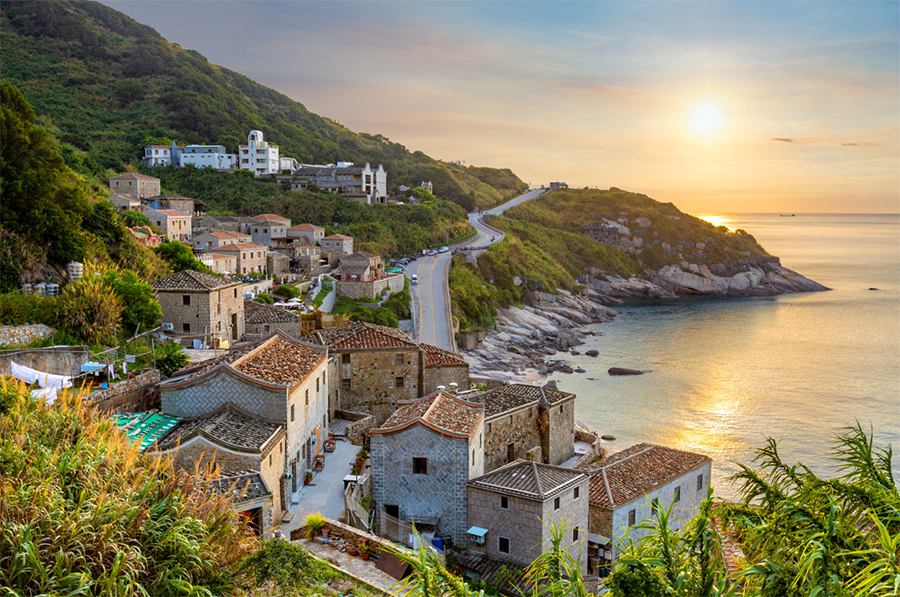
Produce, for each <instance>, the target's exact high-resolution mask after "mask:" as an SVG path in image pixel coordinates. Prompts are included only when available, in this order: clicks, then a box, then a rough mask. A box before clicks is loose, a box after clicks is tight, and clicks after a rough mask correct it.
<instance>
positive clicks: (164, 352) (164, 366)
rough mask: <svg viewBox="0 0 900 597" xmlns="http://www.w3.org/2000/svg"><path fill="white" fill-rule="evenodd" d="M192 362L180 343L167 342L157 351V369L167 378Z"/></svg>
mask: <svg viewBox="0 0 900 597" xmlns="http://www.w3.org/2000/svg"><path fill="white" fill-rule="evenodd" d="M190 361H191V359H190V357H188V355H187V353H186V352H185V351H184V347H183V346H181V344H179V343H178V342H166V343H165V344H163V345H162V346H160V347H159V348H158V349H157V351H156V368H157V369H159V372H160V373H162V374H163V375H165V376H166V377H169V376H171V375H172V374H173V373H175V372H176V371H178V370H179V369H181V368H182V367H184V366H185V365H187V364H188V363H189V362H190Z"/></svg>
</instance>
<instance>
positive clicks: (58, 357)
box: [0, 346, 91, 377]
mask: <svg viewBox="0 0 900 597" xmlns="http://www.w3.org/2000/svg"><path fill="white" fill-rule="evenodd" d="M90 358H91V350H90V349H89V348H88V347H87V346H59V347H52V348H32V349H25V350H23V349H20V348H12V349H9V350H0V375H9V374H10V363H11V362H12V361H15V362H16V363H17V364H19V365H23V366H25V367H31V368H32V369H37V370H38V371H44V372H46V373H52V374H54V375H69V376H72V377H74V376H76V375H80V374H81V365H82V364H83V363H86V362H88V361H89V360H90Z"/></svg>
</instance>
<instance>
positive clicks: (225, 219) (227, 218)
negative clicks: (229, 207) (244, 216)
mask: <svg viewBox="0 0 900 597" xmlns="http://www.w3.org/2000/svg"><path fill="white" fill-rule="evenodd" d="M210 218H212V219H213V220H215V221H216V222H219V223H220V224H221V223H222V222H228V223H232V224H234V223H239V222H240V220H238V219H237V218H235V217H232V216H210Z"/></svg>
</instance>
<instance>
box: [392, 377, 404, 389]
mask: <svg viewBox="0 0 900 597" xmlns="http://www.w3.org/2000/svg"><path fill="white" fill-rule="evenodd" d="M394 387H396V388H402V387H403V378H402V377H398V378H396V379H395V380H394Z"/></svg>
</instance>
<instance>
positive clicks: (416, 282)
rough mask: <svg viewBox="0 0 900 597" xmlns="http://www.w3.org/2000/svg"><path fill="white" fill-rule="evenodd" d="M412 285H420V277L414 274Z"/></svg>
mask: <svg viewBox="0 0 900 597" xmlns="http://www.w3.org/2000/svg"><path fill="white" fill-rule="evenodd" d="M412 283H413V284H418V283H419V276H417V275H415V274H413V275H412Z"/></svg>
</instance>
